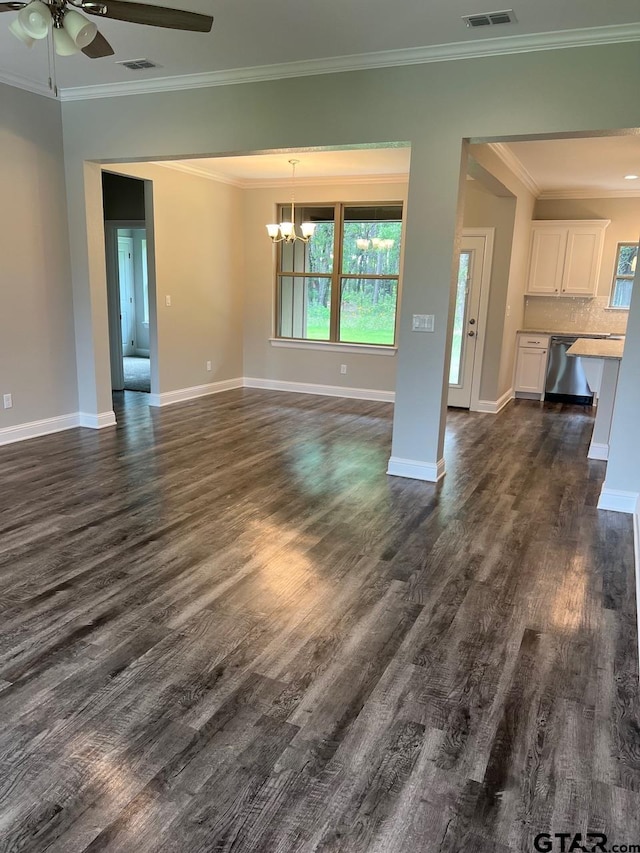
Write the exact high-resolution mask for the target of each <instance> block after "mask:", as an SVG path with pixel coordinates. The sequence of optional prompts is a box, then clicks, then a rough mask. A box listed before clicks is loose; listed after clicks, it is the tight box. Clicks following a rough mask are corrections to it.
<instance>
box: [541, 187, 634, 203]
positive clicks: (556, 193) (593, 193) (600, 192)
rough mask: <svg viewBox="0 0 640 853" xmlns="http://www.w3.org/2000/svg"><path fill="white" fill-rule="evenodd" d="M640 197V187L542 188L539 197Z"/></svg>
mask: <svg viewBox="0 0 640 853" xmlns="http://www.w3.org/2000/svg"><path fill="white" fill-rule="evenodd" d="M638 197H640V189H637V190H604V189H589V188H588V187H585V188H584V189H571V188H568V189H564V190H562V189H558V190H542V192H541V193H540V195H539V196H538V198H539V199H540V200H542V201H544V200H545V199H562V198H638Z"/></svg>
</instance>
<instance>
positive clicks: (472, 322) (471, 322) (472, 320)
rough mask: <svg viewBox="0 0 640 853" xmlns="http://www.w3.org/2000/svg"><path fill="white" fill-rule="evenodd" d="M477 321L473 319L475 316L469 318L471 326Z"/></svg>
mask: <svg viewBox="0 0 640 853" xmlns="http://www.w3.org/2000/svg"><path fill="white" fill-rule="evenodd" d="M475 322H476V321H475V320H474V319H473V317H472V318H471V319H470V320H469V325H470V326H474V325H475Z"/></svg>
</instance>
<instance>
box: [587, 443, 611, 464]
mask: <svg viewBox="0 0 640 853" xmlns="http://www.w3.org/2000/svg"><path fill="white" fill-rule="evenodd" d="M587 458H588V459H602V460H604V461H605V462H606V461H607V459H608V458H609V445H608V444H599V443H598V442H597V441H592V442H591V444H590V445H589V452H588V453H587Z"/></svg>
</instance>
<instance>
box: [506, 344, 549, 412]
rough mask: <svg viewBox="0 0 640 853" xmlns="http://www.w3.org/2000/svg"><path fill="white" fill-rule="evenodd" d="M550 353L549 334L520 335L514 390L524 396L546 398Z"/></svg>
mask: <svg viewBox="0 0 640 853" xmlns="http://www.w3.org/2000/svg"><path fill="white" fill-rule="evenodd" d="M548 353H549V336H548V335H531V334H529V333H524V334H519V335H518V348H517V352H516V375H515V382H514V391H515V393H516V395H519V396H522V397H534V398H538V399H540V400H542V399H543V398H544V385H545V379H546V376H547V357H548Z"/></svg>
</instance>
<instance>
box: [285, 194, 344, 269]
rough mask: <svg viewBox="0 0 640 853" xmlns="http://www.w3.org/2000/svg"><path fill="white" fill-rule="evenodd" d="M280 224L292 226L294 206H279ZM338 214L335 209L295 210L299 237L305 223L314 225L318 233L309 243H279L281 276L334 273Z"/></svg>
mask: <svg viewBox="0 0 640 853" xmlns="http://www.w3.org/2000/svg"><path fill="white" fill-rule="evenodd" d="M278 215H279V217H280V218H279V219H278V222H289V221H290V219H291V206H290V205H286V204H283V205H280V208H279V211H278ZM334 218H335V211H334V208H333V207H309V206H303V207H296V208H295V220H296V226H297V229H296V230H297V233H298V235H300V233H301V232H300V225H301V224H302V223H303V222H314V223H315V225H316V230H315V232H314V234H313V237H312V238H311V240H310V241H309V242H308V243H303V242H302V241H301V240H296V241H295V243H280V269H281V270H282V272H309V273H331V272H332V270H333V240H334V228H335V223H334Z"/></svg>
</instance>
